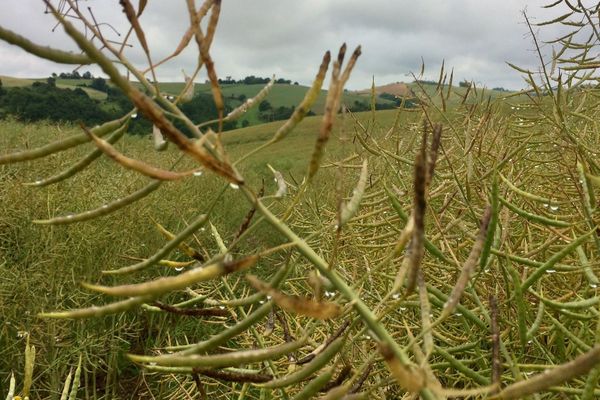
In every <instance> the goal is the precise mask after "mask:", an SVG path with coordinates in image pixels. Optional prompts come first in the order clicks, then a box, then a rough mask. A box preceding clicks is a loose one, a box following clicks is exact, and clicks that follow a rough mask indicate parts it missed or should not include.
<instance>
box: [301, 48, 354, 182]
mask: <svg viewBox="0 0 600 400" xmlns="http://www.w3.org/2000/svg"><path fill="white" fill-rule="evenodd" d="M345 54H346V44H345V43H344V44H343V45H342V47H341V48H340V51H339V53H338V58H337V60H336V61H335V62H334V63H333V70H332V74H331V83H330V85H329V92H328V93H327V99H326V100H325V112H324V113H323V122H322V123H321V128H320V130H319V136H318V137H317V142H316V143H315V147H314V149H313V153H312V155H311V158H310V163H309V167H308V178H309V179H311V178H312V177H313V176H314V175H315V174H316V173H317V171H318V170H319V167H320V165H321V159H322V158H323V152H324V151H325V145H326V144H327V142H328V141H329V136H330V135H331V130H332V128H333V122H334V120H335V116H336V114H337V112H338V109H339V105H340V98H341V97H342V91H343V89H344V85H345V83H346V81H347V80H348V78H349V77H350V72H351V71H352V69H353V68H354V65H355V64H356V60H357V59H358V57H360V54H361V49H360V46H358V47H357V48H356V49H355V50H354V52H353V53H352V56H351V57H350V60H349V61H348V64H347V65H346V68H345V70H344V71H343V72H341V66H342V62H343V61H344V55H345ZM340 73H341V74H340Z"/></svg>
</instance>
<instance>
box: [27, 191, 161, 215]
mask: <svg viewBox="0 0 600 400" xmlns="http://www.w3.org/2000/svg"><path fill="white" fill-rule="evenodd" d="M161 184H162V182H161V181H153V182H151V183H150V184H148V185H146V186H144V187H143V188H141V189H140V190H138V191H137V192H134V193H132V194H130V195H128V196H125V197H123V198H120V199H118V200H115V201H113V202H112V203H109V204H104V205H102V206H101V207H98V208H96V209H93V210H89V211H84V212H82V213H80V214H69V215H65V216H62V217H56V218H51V219H35V220H33V221H32V222H33V223H34V224H40V225H64V224H72V223H74V222H81V221H87V220H90V219H93V218H97V217H101V216H103V215H108V214H110V213H112V212H113V211H117V210H119V209H121V208H123V207H125V206H128V205H130V204H132V203H135V202H136V201H138V200H139V199H141V198H144V197H146V196H148V195H149V194H150V193H152V192H153V191H155V190H156V189H158V188H159V186H160V185H161Z"/></svg>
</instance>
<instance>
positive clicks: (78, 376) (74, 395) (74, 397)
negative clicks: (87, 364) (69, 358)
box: [69, 355, 81, 400]
mask: <svg viewBox="0 0 600 400" xmlns="http://www.w3.org/2000/svg"><path fill="white" fill-rule="evenodd" d="M80 379H81V355H79V362H78V363H77V369H76V370H75V376H74V377H73V383H72V386H71V393H70V394H69V400H77V390H78V389H79V381H80Z"/></svg>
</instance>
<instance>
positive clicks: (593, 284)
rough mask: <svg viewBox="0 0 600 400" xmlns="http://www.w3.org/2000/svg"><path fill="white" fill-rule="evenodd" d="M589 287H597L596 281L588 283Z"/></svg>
mask: <svg viewBox="0 0 600 400" xmlns="http://www.w3.org/2000/svg"><path fill="white" fill-rule="evenodd" d="M590 287H591V288H592V289H596V288H597V287H598V285H597V284H596V283H590Z"/></svg>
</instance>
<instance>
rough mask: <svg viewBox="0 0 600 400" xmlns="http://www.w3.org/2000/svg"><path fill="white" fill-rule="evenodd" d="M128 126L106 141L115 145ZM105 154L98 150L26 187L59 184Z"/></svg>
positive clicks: (118, 130) (26, 184) (125, 125)
mask: <svg viewBox="0 0 600 400" xmlns="http://www.w3.org/2000/svg"><path fill="white" fill-rule="evenodd" d="M127 127H128V124H123V125H122V126H121V127H120V128H119V129H117V130H116V131H115V132H114V133H113V134H112V135H110V136H109V137H108V138H107V139H106V141H107V142H108V143H110V144H115V143H116V142H117V141H118V140H119V139H121V138H122V137H123V135H124V134H125V133H126V132H127ZM102 154H103V152H102V150H100V149H98V148H96V149H94V150H92V151H91V152H90V153H89V154H88V155H87V156H85V157H84V158H82V159H81V160H79V161H78V162H76V163H75V164H73V165H72V166H70V167H69V168H67V169H65V170H64V171H62V172H59V173H58V174H56V175H54V176H51V177H49V178H46V179H41V180H39V181H36V182H30V183H25V184H24V185H25V186H37V187H43V186H47V185H51V184H53V183H58V182H60V181H63V180H65V179H68V178H70V177H72V176H73V175H75V174H77V173H78V172H80V171H83V170H84V169H85V168H86V167H88V166H89V165H90V164H91V163H92V162H94V161H95V160H96V159H97V158H98V157H100V156H101V155H102Z"/></svg>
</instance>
